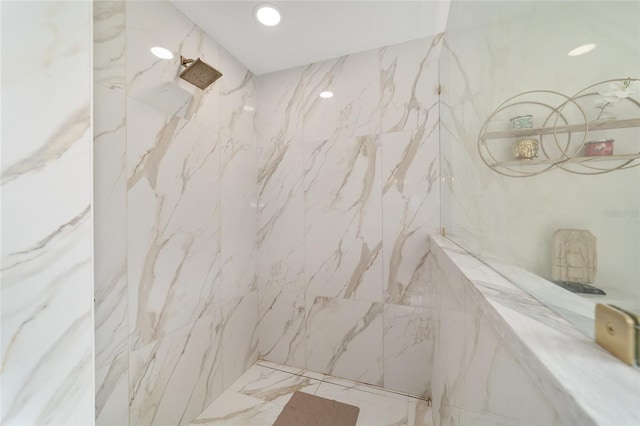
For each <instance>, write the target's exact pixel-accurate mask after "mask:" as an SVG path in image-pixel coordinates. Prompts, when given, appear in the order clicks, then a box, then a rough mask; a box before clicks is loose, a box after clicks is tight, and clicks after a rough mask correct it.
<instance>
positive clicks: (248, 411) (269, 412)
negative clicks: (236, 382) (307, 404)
mask: <svg viewBox="0 0 640 426" xmlns="http://www.w3.org/2000/svg"><path fill="white" fill-rule="evenodd" d="M281 412H282V407H281V406H280V405H277V404H273V403H271V402H265V401H263V400H261V399H258V398H253V397H250V396H247V395H243V394H241V393H238V392H234V391H231V390H227V391H226V392H224V393H223V394H222V395H221V396H220V398H218V399H217V400H216V401H215V402H214V403H213V404H211V405H210V406H209V407H207V409H206V410H205V411H203V412H202V413H201V414H200V415H199V416H198V418H197V419H195V420H194V421H193V423H191V426H199V425H205V426H214V425H219V426H226V425H234V426H236V425H237V426H256V425H261V426H262V425H264V426H267V425H272V424H273V423H274V422H275V420H276V419H277V418H278V416H279V415H280V413H281Z"/></svg>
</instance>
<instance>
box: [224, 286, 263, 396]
mask: <svg viewBox="0 0 640 426" xmlns="http://www.w3.org/2000/svg"><path fill="white" fill-rule="evenodd" d="M222 317H223V336H222V339H223V346H222V356H223V365H224V371H223V378H222V380H223V384H224V388H225V389H228V388H229V386H231V385H232V384H233V382H235V381H236V379H238V377H240V376H241V375H242V373H244V372H245V371H246V370H247V369H248V368H249V367H251V366H252V365H253V364H255V362H256V361H257V360H258V294H257V291H252V292H250V293H248V294H247V295H245V296H243V297H240V298H237V299H235V300H231V301H229V302H227V303H225V304H224V305H223V306H222Z"/></svg>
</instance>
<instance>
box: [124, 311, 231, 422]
mask: <svg viewBox="0 0 640 426" xmlns="http://www.w3.org/2000/svg"><path fill="white" fill-rule="evenodd" d="M222 331H223V324H222V319H221V317H220V313H219V312H218V313H213V314H212V315H210V316H208V317H203V318H201V319H199V320H198V321H196V322H195V323H194V324H190V325H188V326H186V327H184V328H182V329H179V330H177V331H176V332H174V333H172V334H170V335H168V336H165V337H164V338H162V339H161V340H158V341H155V342H153V343H150V344H148V345H146V346H144V347H142V348H140V349H138V350H135V351H132V352H131V354H130V366H129V368H130V373H129V385H130V392H131V395H130V398H131V401H130V416H131V417H130V421H131V424H134V425H135V424H157V425H167V426H168V425H178V424H187V423H189V422H191V420H193V419H194V418H195V417H196V416H197V415H198V414H199V413H200V412H202V410H204V409H205V408H206V407H207V406H208V405H209V404H210V403H212V402H213V400H214V399H215V398H217V397H218V396H219V395H220V394H221V393H222V390H223V385H222V383H223V371H222V362H223V359H222V358H223V353H222V345H221V339H222Z"/></svg>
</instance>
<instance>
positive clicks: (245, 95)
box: [217, 49, 257, 149]
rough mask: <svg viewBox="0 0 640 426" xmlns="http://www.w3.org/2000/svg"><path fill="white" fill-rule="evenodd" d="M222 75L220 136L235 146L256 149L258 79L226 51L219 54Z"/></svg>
mask: <svg viewBox="0 0 640 426" xmlns="http://www.w3.org/2000/svg"><path fill="white" fill-rule="evenodd" d="M220 71H221V72H222V74H223V76H222V77H221V78H220V80H219V83H217V84H219V85H220V126H219V130H220V133H221V134H223V135H224V136H226V137H227V138H228V139H229V140H231V141H233V145H235V146H241V147H242V149H249V148H255V146H256V145H255V138H254V127H255V115H256V113H255V111H256V110H255V108H256V106H257V96H256V84H255V77H254V76H253V74H252V73H251V71H249V70H247V69H246V68H245V67H244V66H243V65H242V64H241V63H240V62H239V61H238V60H237V59H236V58H234V57H233V56H232V55H231V54H230V53H229V52H227V51H226V50H224V49H222V50H221V52H220ZM251 107H253V109H251Z"/></svg>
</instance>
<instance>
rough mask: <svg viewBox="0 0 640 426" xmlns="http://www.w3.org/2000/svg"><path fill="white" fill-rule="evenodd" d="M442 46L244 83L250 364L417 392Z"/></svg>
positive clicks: (422, 362) (427, 321) (434, 215)
mask: <svg viewBox="0 0 640 426" xmlns="http://www.w3.org/2000/svg"><path fill="white" fill-rule="evenodd" d="M441 40H442V36H440V35H439V36H435V37H431V38H425V39H419V40H415V41H411V42H407V43H402V44H399V45H394V46H388V47H385V48H381V49H375V50H371V51H366V52H361V53H357V54H353V55H348V56H344V57H340V58H336V59H332V60H327V61H323V62H319V63H315V64H311V65H308V66H306V67H299V68H294V69H290V70H285V71H281V72H275V73H272V74H267V75H263V76H260V77H258V78H257V87H258V116H257V120H256V133H257V141H258V142H257V143H258V147H257V149H258V176H257V180H258V197H259V203H258V238H257V241H258V295H259V303H258V304H259V318H260V325H259V331H260V333H259V352H260V357H262V358H265V359H267V360H270V361H273V362H278V363H283V364H287V365H291V366H294V367H300V368H307V369H310V370H314V371H319V372H322V373H326V374H334V375H337V376H342V377H346V378H349V379H352V380H358V381H361V382H365V383H371V384H375V385H379V386H385V387H388V388H390V389H394V390H398V391H401V392H406V393H411V394H413V395H417V396H422V397H425V396H429V395H430V367H429V360H430V359H431V356H432V351H433V340H432V334H431V330H432V326H431V311H430V308H431V303H432V302H431V300H430V289H429V285H428V274H427V264H428V258H429V247H428V245H427V244H426V241H427V238H426V236H427V235H428V234H429V233H430V232H436V231H437V230H438V228H439V226H440V216H439V190H440V188H439V180H438V176H439V149H438V130H439V129H438V126H439V110H438V91H437V88H438V58H439V53H440V46H441ZM324 90H331V91H332V92H333V93H334V96H333V97H332V98H330V99H323V98H320V97H319V96H318V95H319V93H320V92H321V91H324ZM327 322H330V323H331V324H334V323H335V326H334V327H329V326H327V325H326V324H327ZM383 342H385V343H384V344H383Z"/></svg>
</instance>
